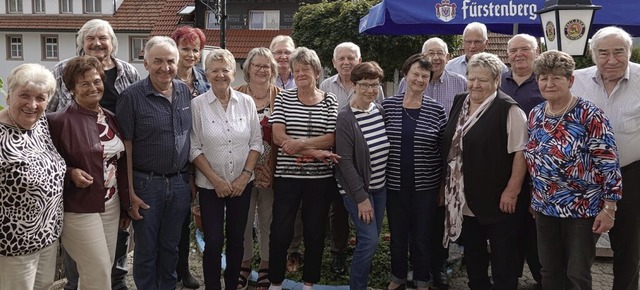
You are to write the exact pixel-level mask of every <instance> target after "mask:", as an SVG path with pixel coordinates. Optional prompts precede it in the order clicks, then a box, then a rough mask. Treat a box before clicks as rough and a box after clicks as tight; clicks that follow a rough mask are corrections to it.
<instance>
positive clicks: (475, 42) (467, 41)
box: [463, 40, 484, 46]
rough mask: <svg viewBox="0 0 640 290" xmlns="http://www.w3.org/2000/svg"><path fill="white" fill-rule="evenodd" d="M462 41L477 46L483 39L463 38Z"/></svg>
mask: <svg viewBox="0 0 640 290" xmlns="http://www.w3.org/2000/svg"><path fill="white" fill-rule="evenodd" d="M463 42H464V44H465V45H472V44H473V45H475V46H478V45H481V44H483V43H484V40H465V41H463Z"/></svg>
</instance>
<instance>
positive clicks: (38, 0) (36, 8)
mask: <svg viewBox="0 0 640 290" xmlns="http://www.w3.org/2000/svg"><path fill="white" fill-rule="evenodd" d="M33 13H44V0H33Z"/></svg>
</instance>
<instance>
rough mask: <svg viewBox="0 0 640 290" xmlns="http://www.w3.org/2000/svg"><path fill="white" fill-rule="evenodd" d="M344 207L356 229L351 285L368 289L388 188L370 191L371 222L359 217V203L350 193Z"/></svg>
mask: <svg viewBox="0 0 640 290" xmlns="http://www.w3.org/2000/svg"><path fill="white" fill-rule="evenodd" d="M342 201H343V202H344V207H345V209H346V210H347V212H348V213H349V215H350V216H351V220H352V221H353V225H354V227H355V229H356V238H357V239H356V241H357V244H356V249H355V251H354V252H353V258H352V259H351V270H350V272H349V276H350V278H349V286H350V289H354V290H361V289H363V290H366V289H367V282H368V281H369V272H370V269H371V262H372V261H373V255H374V254H375V253H376V249H377V248H378V239H379V236H380V231H381V230H382V220H383V219H384V208H385V207H386V204H387V189H386V187H383V188H381V189H377V190H372V191H371V192H370V193H369V201H370V202H371V206H372V207H373V215H374V219H373V220H372V221H371V223H370V224H366V223H365V222H364V221H362V220H361V219H360V218H359V217H358V204H356V202H355V201H353V200H352V199H351V198H350V197H349V196H348V195H343V196H342Z"/></svg>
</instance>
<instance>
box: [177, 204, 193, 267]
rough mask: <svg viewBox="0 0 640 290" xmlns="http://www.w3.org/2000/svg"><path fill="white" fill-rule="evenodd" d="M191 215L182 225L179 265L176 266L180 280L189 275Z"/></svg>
mask: <svg viewBox="0 0 640 290" xmlns="http://www.w3.org/2000/svg"><path fill="white" fill-rule="evenodd" d="M190 224H191V215H190V214H189V215H187V217H186V218H185V219H184V223H183V224H182V232H181V233H180V244H179V245H178V265H176V273H177V274H178V279H182V278H184V277H186V276H187V275H189V274H190V273H189V243H190V240H191V229H190V228H189V225H190Z"/></svg>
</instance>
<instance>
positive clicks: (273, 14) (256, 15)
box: [249, 10, 280, 30]
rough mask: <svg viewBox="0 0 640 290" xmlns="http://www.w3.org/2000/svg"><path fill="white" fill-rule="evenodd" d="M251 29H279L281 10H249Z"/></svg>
mask: <svg viewBox="0 0 640 290" xmlns="http://www.w3.org/2000/svg"><path fill="white" fill-rule="evenodd" d="M249 29H256V30H277V29H280V11H278V10H253V11H250V12H249Z"/></svg>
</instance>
